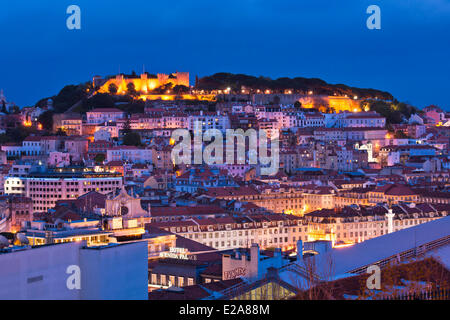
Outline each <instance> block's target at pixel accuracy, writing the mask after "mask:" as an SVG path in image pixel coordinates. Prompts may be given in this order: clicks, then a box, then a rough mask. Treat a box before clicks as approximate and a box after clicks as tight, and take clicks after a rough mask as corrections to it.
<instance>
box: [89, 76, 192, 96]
mask: <svg viewBox="0 0 450 320" xmlns="http://www.w3.org/2000/svg"><path fill="white" fill-rule="evenodd" d="M130 83H133V84H134V88H135V90H136V92H138V93H140V94H144V95H145V94H147V93H148V92H149V91H151V90H153V89H155V88H158V87H160V86H163V85H166V84H169V83H171V84H172V85H173V86H177V85H182V86H186V87H189V72H175V73H172V74H170V75H167V74H163V73H158V74H157V75H156V76H152V75H150V74H148V73H142V74H141V75H140V77H124V75H123V74H119V75H117V76H116V77H115V78H111V79H108V80H107V81H106V82H104V80H103V79H102V78H101V77H97V76H96V77H94V79H93V85H94V87H97V86H100V88H99V89H98V92H100V93H107V92H109V87H110V85H111V84H115V85H116V86H117V94H125V93H126V92H127V90H128V89H127V88H128V87H127V86H128V85H129V84H130Z"/></svg>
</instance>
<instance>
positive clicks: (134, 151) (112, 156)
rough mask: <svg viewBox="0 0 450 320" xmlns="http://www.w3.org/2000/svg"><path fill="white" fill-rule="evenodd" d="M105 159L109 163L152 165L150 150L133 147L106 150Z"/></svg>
mask: <svg viewBox="0 0 450 320" xmlns="http://www.w3.org/2000/svg"><path fill="white" fill-rule="evenodd" d="M106 159H107V161H108V162H111V161H128V162H131V163H152V149H144V148H139V147H134V146H117V147H113V148H110V149H108V150H107V152H106Z"/></svg>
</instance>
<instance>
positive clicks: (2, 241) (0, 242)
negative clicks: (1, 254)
mask: <svg viewBox="0 0 450 320" xmlns="http://www.w3.org/2000/svg"><path fill="white" fill-rule="evenodd" d="M7 247H9V240H8V239H7V238H5V237H4V236H1V235H0V248H7Z"/></svg>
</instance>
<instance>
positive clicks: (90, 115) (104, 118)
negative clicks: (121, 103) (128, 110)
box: [86, 108, 125, 124]
mask: <svg viewBox="0 0 450 320" xmlns="http://www.w3.org/2000/svg"><path fill="white" fill-rule="evenodd" d="M124 117H125V112H123V111H122V110H120V109H117V108H96V109H92V110H91V111H88V112H86V118H87V123H90V124H95V123H104V122H116V121H117V120H119V119H123V118H124Z"/></svg>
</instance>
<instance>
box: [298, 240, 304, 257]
mask: <svg viewBox="0 0 450 320" xmlns="http://www.w3.org/2000/svg"><path fill="white" fill-rule="evenodd" d="M302 259H303V241H302V240H298V241H297V261H301V260H302Z"/></svg>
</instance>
